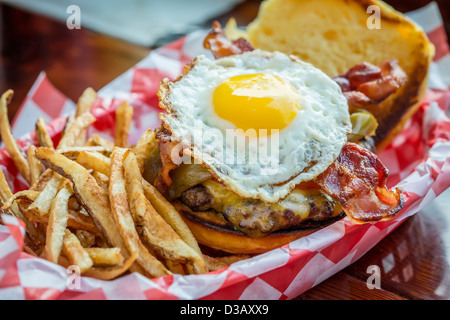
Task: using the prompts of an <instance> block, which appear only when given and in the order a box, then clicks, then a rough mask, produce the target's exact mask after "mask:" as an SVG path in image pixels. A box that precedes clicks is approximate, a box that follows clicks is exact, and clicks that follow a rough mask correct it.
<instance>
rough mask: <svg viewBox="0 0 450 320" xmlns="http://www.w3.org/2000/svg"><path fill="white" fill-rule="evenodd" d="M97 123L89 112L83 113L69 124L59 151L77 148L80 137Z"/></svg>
mask: <svg viewBox="0 0 450 320" xmlns="http://www.w3.org/2000/svg"><path fill="white" fill-rule="evenodd" d="M94 122H95V117H94V116H93V115H92V114H90V113H89V112H86V113H83V114H82V115H80V116H79V117H76V118H75V119H74V120H73V121H71V122H70V123H68V124H67V128H66V130H65V132H64V134H63V136H62V137H61V140H60V141H59V144H58V147H57V149H58V150H59V149H63V148H69V147H75V146H77V145H78V140H79V137H80V135H81V134H82V133H83V132H84V130H85V129H86V128H87V127H88V126H89V125H91V124H92V123H94Z"/></svg>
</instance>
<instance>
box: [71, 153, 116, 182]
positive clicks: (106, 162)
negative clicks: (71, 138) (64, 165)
mask: <svg viewBox="0 0 450 320" xmlns="http://www.w3.org/2000/svg"><path fill="white" fill-rule="evenodd" d="M76 161H77V162H78V163H79V164H81V165H82V166H83V167H85V168H86V169H92V170H94V171H98V172H101V173H103V174H105V175H107V176H109V167H110V166H111V159H110V158H108V157H106V156H104V155H102V154H100V153H96V152H87V151H82V152H80V154H79V155H78V157H77V158H76Z"/></svg>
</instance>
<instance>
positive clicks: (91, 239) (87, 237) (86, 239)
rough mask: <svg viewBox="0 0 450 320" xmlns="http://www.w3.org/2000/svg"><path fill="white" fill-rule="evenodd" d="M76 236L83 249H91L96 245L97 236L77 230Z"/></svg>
mask: <svg viewBox="0 0 450 320" xmlns="http://www.w3.org/2000/svg"><path fill="white" fill-rule="evenodd" d="M75 235H76V236H77V238H78V240H79V241H80V243H81V245H82V246H83V248H90V247H92V246H93V245H94V244H95V234H93V233H91V232H89V231H86V230H81V229H78V228H77V229H76V231H75Z"/></svg>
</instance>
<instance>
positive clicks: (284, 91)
mask: <svg viewBox="0 0 450 320" xmlns="http://www.w3.org/2000/svg"><path fill="white" fill-rule="evenodd" d="M276 2H277V1H276V0H273V1H267V2H266V3H264V4H263V6H262V7H261V11H260V13H259V15H258V18H257V20H256V21H255V22H253V23H252V24H250V25H249V27H248V34H247V33H243V32H239V37H237V38H233V35H235V34H237V32H236V30H234V31H233V28H232V25H231V27H230V24H229V25H228V26H227V28H228V34H227V33H225V32H224V31H223V30H222V29H221V26H220V24H218V23H217V22H216V23H214V24H213V29H212V30H211V31H210V32H209V34H208V35H207V36H206V38H205V43H204V44H205V47H206V48H207V49H209V50H210V51H211V52H212V55H213V56H214V59H209V58H207V57H204V56H199V57H197V58H196V59H194V60H193V61H192V62H191V63H189V64H187V65H186V67H185V69H184V72H183V74H182V75H180V76H179V77H178V78H177V79H176V80H175V81H169V80H168V79H164V80H163V81H162V82H161V85H160V89H159V91H158V97H159V99H160V107H161V108H162V109H163V110H164V112H163V113H161V114H160V118H161V120H162V122H163V124H162V126H161V128H160V130H159V132H158V134H157V138H158V140H159V148H158V150H156V151H155V152H154V155H153V156H152V158H153V160H155V159H156V160H157V161H153V162H152V163H153V165H152V167H151V168H146V171H145V172H144V176H145V177H146V179H147V180H149V181H151V182H154V185H155V186H156V187H157V188H158V189H159V191H161V193H163V194H164V195H165V196H166V198H167V199H169V200H170V201H171V202H172V203H173V204H174V205H175V207H176V208H177V210H178V211H179V212H180V213H181V214H182V216H183V218H184V220H185V222H186V223H187V225H188V226H189V227H190V229H191V231H192V232H193V234H194V236H195V237H196V238H197V241H198V242H199V243H200V244H202V245H203V246H205V247H208V248H212V249H214V250H218V251H223V252H226V253H234V254H243V253H249V254H257V253H262V252H265V251H268V250H271V249H274V248H277V247H280V246H282V245H284V244H286V243H289V242H291V241H293V240H295V239H298V238H300V237H302V236H305V235H308V234H311V233H312V232H315V231H317V230H319V229H321V228H323V227H325V226H327V225H329V224H331V223H333V222H334V221H336V220H338V219H341V218H342V217H344V216H347V217H349V218H350V219H351V220H352V221H354V222H355V223H368V222H375V221H381V220H386V219H392V218H393V217H395V215H396V214H397V213H398V211H399V210H400V209H401V208H402V206H403V197H402V193H401V190H399V189H388V188H387V187H386V180H387V178H388V174H389V172H388V170H387V168H386V167H385V166H384V164H383V163H382V162H381V161H380V160H379V159H378V157H377V156H376V155H375V153H374V151H375V147H382V146H383V144H385V143H386V141H389V139H391V137H392V132H393V131H396V130H398V129H397V128H398V127H400V126H401V123H404V121H405V119H406V118H407V116H408V115H410V114H412V112H413V110H414V109H415V108H416V106H415V104H416V100H415V99H418V97H420V93H421V91H422V88H423V86H424V84H423V83H424V81H426V75H425V76H424V77H423V78H422V80H421V83H420V85H419V86H415V90H413V89H408V90H406V89H405V87H408V86H409V83H410V82H411V81H412V82H416V80H417V79H414V78H413V79H412V80H411V79H410V76H411V73H410V72H409V71H410V69H409V68H405V67H404V65H403V62H402V60H398V59H397V58H398V57H397V56H395V55H392V56H391V57H389V58H388V59H386V60H383V61H381V62H379V63H377V64H373V63H370V62H367V61H366V60H367V59H365V58H366V57H364V58H363V57H361V60H360V61H358V63H356V64H354V65H352V66H351V67H349V68H348V69H341V67H340V66H339V67H335V70H334V71H336V72H337V73H336V74H332V75H331V74H329V73H327V72H326V71H329V70H327V69H326V68H324V69H325V71H324V70H322V69H321V68H318V67H317V65H318V63H317V62H316V63H311V62H309V61H305V60H307V56H305V55H303V54H301V52H299V51H298V50H294V51H293V52H289V48H288V47H286V46H284V47H283V46H282V45H281V44H285V42H286V41H285V42H283V41H281V40H280V41H278V42H277V41H276V40H277V39H276V38H275V39H272V40H271V41H267V42H268V43H269V42H270V43H272V44H273V43H279V46H278V47H275V48H274V47H271V48H267V47H264V44H263V43H262V42H258V41H256V40H255V39H257V38H258V37H256V36H255V34H258V32H261V30H262V29H264V28H265V27H266V26H267V23H269V24H270V21H269V22H268V21H264V20H263V19H275V18H274V17H276V16H277V12H279V11H280V10H281V9H283V10H285V9H286V8H284V7H283V6H285V5H286V6H287V7H289V6H303V5H304V7H302V8H301V9H302V10H300V9H299V8H295V10H294V9H292V8H291V9H292V10H290V12H291V14H292V15H293V18H292V19H285V20H292V21H294V20H301V19H300V16H301V15H305V16H308V11H307V10H309V9H311V8H310V7H311V6H312V5H311V3H312V1H288V3H289V4H284V3H283V4H281V3H278V5H277V6H275V7H272V5H273V3H276ZM291 2H292V3H291ZM294 2H295V4H294ZM326 2H327V3H329V4H330V5H331V6H332V5H334V4H336V3H338V2H342V1H337V0H335V1H326ZM353 2H356V1H351V4H350V5H349V8H350V9H349V8H347V7H346V8H345V10H344V12H347V13H346V14H347V15H348V14H350V15H355V16H358V15H359V14H360V12H359V11H358V10H362V8H363V6H361V3H362V2H358V6H355V3H353ZM366 2H367V1H366ZM308 3H309V5H307V4H308ZM346 3H348V1H347V2H346ZM364 3H365V2H364ZM376 3H377V4H381V3H379V2H376ZM312 7H313V8H314V6H312ZM382 8H383V10H387V11H388V12H389V14H388V15H394V14H393V13H392V12H391V11H390V10H392V9H390V8H387V7H385V6H384V5H383V7H382ZM278 9H280V10H278ZM265 10H269V12H267V11H265ZM277 10H278V11H277ZM311 10H312V9H311ZM281 11H282V10H281ZM325 12H328V11H326V10H325ZM330 12H331V11H330ZM349 12H350V13H349ZM395 16H396V17H397V18H398V19H400V17H401V18H402V19H403V20H402V21H403V23H404V24H405V25H407V26H410V25H411V24H412V22H411V21H409V20H407V19H406V18H403V17H402V16H401V15H400V14H397V13H395ZM382 17H384V19H385V18H386V17H385V15H384V14H383V16H382ZM295 18H296V19H295ZM322 18H323V20H324V21H323V24H327V19H326V17H325V18H324V17H322ZM281 20H283V19H281V18H280V16H278V19H276V21H278V23H282V22H281ZM351 21H352V23H360V20H357V19H356V20H351ZM389 21H391V20H389ZM402 26H403V25H402ZM413 26H414V25H413ZM258 28H259V29H258ZM413 29H414V30H416V31H417V34H418V35H417V36H419V35H420V36H422V34H421V33H420V32H419V29H418V28H417V27H416V26H414V28H413ZM230 30H231V31H230ZM255 30H256V31H255ZM264 30H265V31H264V32H266V33H267V29H264ZM404 30H405V29H401V30H398V32H400V31H404ZM278 31H279V32H288V35H287V36H286V35H285V34H283V37H284V38H287V39H290V38H291V37H292V38H293V35H292V32H290V31H289V30H287V29H283V28H280V29H279V30H278ZM289 32H290V33H289ZM274 34H275V32H273V33H270V32H269V33H268V34H267V36H268V37H269V36H273V35H274ZM273 37H277V36H273ZM278 37H280V38H281V35H278ZM398 37H400V35H398ZM278 40H279V39H278ZM292 42H293V44H291V46H292V48H297V47H295V46H294V44H295V41H294V40H293V41H292ZM347 42H348V41H347ZM424 43H425V42H424ZM258 46H260V47H261V48H259V47H258ZM424 46H425V44H424ZM300 47H302V46H300ZM277 48H278V49H277ZM427 50H431V49H427ZM404 68H405V69H406V70H404ZM330 72H332V71H330ZM425 73H426V72H425ZM412 75H413V76H414V75H416V74H415V73H412ZM405 90H406V91H405ZM410 90H412V91H414V98H413V97H411V94H412V93H411V91H410ZM406 92H407V93H406ZM405 95H407V96H405ZM394 97H395V98H394ZM400 100H401V101H409V102H408V103H406V102H405V104H404V105H403V106H402V110H401V116H400V117H397V116H396V117H395V119H396V123H395V125H392V124H390V125H389V126H388V127H386V126H383V125H384V123H385V122H386V121H385V117H384V116H380V114H381V113H377V112H371V110H372V108H374V106H378V107H379V108H381V109H383V110H385V111H386V110H387V109H386V108H390V109H389V110H388V111H389V113H390V114H393V113H396V112H397V111H394V109H395V107H394V104H395V103H394V102H395V101H400ZM389 101H390V102H389ZM407 104H408V107H406V105H407ZM391 117H392V116H391ZM380 128H382V129H381V130H380ZM385 128H389V129H385Z"/></svg>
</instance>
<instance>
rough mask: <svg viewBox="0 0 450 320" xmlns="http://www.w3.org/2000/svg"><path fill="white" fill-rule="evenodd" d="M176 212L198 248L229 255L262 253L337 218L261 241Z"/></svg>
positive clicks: (270, 236)
mask: <svg viewBox="0 0 450 320" xmlns="http://www.w3.org/2000/svg"><path fill="white" fill-rule="evenodd" d="M177 209H178V211H179V212H180V214H181V217H182V218H183V220H184V221H185V223H186V224H187V226H188V227H189V229H190V230H191V232H192V234H193V235H194V237H195V238H196V239H197V241H198V243H199V244H201V245H202V246H205V247H207V248H211V249H214V250H216V251H222V252H226V253H231V254H260V253H264V252H267V251H270V250H273V249H276V248H279V247H281V246H283V245H285V244H288V243H289V242H292V241H294V240H297V239H299V238H302V237H304V236H307V235H310V234H312V233H314V232H316V231H318V230H320V229H322V228H324V227H326V226H328V225H330V224H331V223H333V222H335V221H336V220H338V219H339V218H340V217H339V218H332V219H330V220H329V221H325V222H321V223H320V225H318V226H314V227H304V228H302V227H300V226H299V228H298V229H289V230H282V231H276V232H273V233H270V234H269V235H267V236H264V237H259V238H252V237H249V236H247V235H245V234H244V233H242V232H240V231H237V230H234V229H230V228H226V227H224V226H221V225H219V224H217V225H216V224H212V223H211V219H209V221H206V220H203V219H200V218H199V217H198V216H197V215H195V214H193V213H192V212H189V211H188V210H185V208H183V209H181V208H180V206H177ZM180 209H181V210H180Z"/></svg>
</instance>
